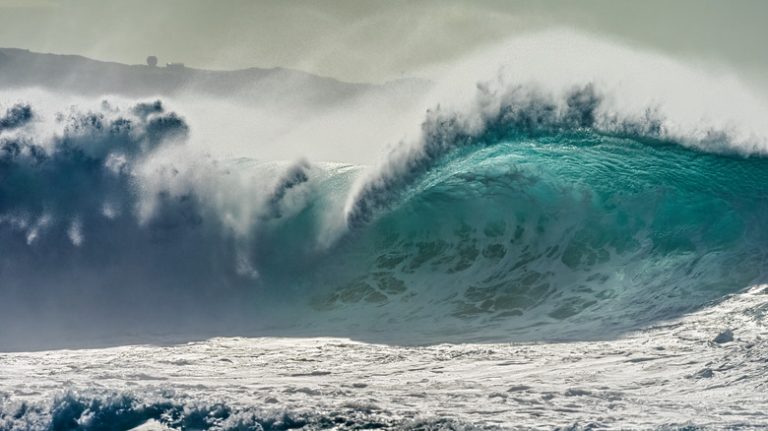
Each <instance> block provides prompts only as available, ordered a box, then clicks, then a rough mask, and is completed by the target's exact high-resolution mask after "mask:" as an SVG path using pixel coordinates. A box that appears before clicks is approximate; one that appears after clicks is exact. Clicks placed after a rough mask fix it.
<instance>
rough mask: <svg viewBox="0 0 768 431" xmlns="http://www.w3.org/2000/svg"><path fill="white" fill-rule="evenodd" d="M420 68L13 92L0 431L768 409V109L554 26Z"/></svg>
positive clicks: (551, 421) (510, 419)
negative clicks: (318, 81) (404, 86)
mask: <svg viewBox="0 0 768 431" xmlns="http://www.w3.org/2000/svg"><path fill="white" fill-rule="evenodd" d="M489 65H492V66H489ZM430 73H432V76H434V77H435V78H434V79H433V80H432V82H431V83H430V84H429V85H425V86H424V88H421V89H419V90H418V91H416V90H412V93H411V94H412V98H411V100H407V98H404V97H403V96H402V94H400V95H398V97H397V98H393V99H392V100H388V101H386V102H384V101H382V100H381V97H382V96H381V95H380V94H377V95H376V96H371V97H367V98H366V97H362V98H360V99H359V100H356V101H355V102H353V103H351V104H350V105H347V106H342V107H340V108H337V109H335V110H333V111H332V112H325V111H323V112H317V113H316V114H317V118H319V119H320V120H315V121H310V122H302V121H300V120H298V119H297V118H303V117H302V116H301V115H298V114H295V113H291V114H290V115H288V114H286V113H285V112H283V111H282V110H278V109H277V108H276V109H275V111H274V112H271V111H269V109H266V107H264V106H261V107H259V109H258V110H257V111H258V115H255V116H254V117H249V115H251V114H254V113H255V111H254V110H253V109H252V108H247V107H243V106H235V105H232V106H230V105H225V104H222V102H221V101H212V100H209V99H208V98H204V97H189V98H184V97H159V98H157V99H154V98H153V99H148V100H131V99H127V98H125V97H122V96H114V95H105V96H104V97H103V98H100V99H96V100H94V99H90V98H86V97H82V96H77V97H75V96H71V95H68V96H64V95H56V94H51V93H49V92H46V91H45V90H40V89H26V90H7V91H6V90H4V91H3V92H0V103H2V109H0V247H1V248H0V352H6V353H0V429H2V430H5V429H7V430H17V429H18V430H21V429H41V430H43V429H55V430H59V429H62V430H63V429H89V430H97V429H132V428H137V429H264V430H267V429H370V428H385V429H532V428H533V429H555V428H559V429H620V428H632V429H636V428H642V429H710V428H713V429H720V428H729V429H760V428H764V427H768V417H767V416H766V415H765V414H764V410H765V406H766V401H767V399H766V397H765V395H764V394H765V391H766V389H768V372H766V371H765V363H766V361H767V360H768V345H766V342H765V337H766V335H768V327H767V326H766V324H765V313H766V311H767V310H768V296H767V295H766V288H765V284H766V282H768V280H766V271H765V267H766V259H768V254H767V253H766V252H768V228H766V226H765V223H764V220H765V217H766V214H768V192H767V191H766V188H765V184H767V183H768V159H766V157H765V156H766V153H768V124H766V123H765V121H764V119H765V118H768V115H766V114H768V105H766V104H765V102H764V100H763V99H762V98H761V97H760V96H759V95H758V94H757V93H755V92H754V91H753V90H751V89H749V88H748V87H747V86H745V85H744V84H742V83H740V82H739V80H738V79H737V78H736V77H735V76H733V75H732V74H729V73H728V71H727V70H723V69H716V68H713V67H709V66H705V65H695V64H683V63H681V62H678V61H675V60H672V59H669V58H666V57H664V56H661V55H659V54H656V53H650V52H643V51H640V50H636V49H631V48H627V47H623V46H619V45H614V44H611V43H607V42H605V41H601V40H599V39H597V38H595V37H592V36H584V35H581V34H578V33H575V32H571V31H557V32H547V33H542V34H536V35H532V36H527V37H522V38H517V39H514V40H512V41H508V42H506V43H504V44H501V45H500V46H497V47H493V48H489V49H487V50H485V51H483V52H480V53H477V54H476V56H473V57H472V58H467V59H464V60H462V61H461V62H459V63H458V64H453V65H450V66H444V67H441V68H439V69H437V70H434V71H430ZM281 109H282V108H281ZM307 109H309V108H307ZM310 111H311V109H310ZM361 112H362V113H364V115H361ZM374 114H378V115H374ZM310 116H312V115H310ZM237 118H253V119H252V120H247V119H246V120H243V121H240V120H238V119H237ZM222 119H223V120H222ZM239 122H242V123H243V124H244V125H241V126H238V125H237V124H239ZM262 122H263V123H265V124H268V125H266V126H264V127H263V128H261V126H254V125H253V124H259V125H260V124H261V123H262ZM223 123H226V124H227V125H228V127H231V128H233V129H236V130H229V129H223V128H222V127H221V125H222V124H223ZM329 124H333V125H334V127H330V128H329V127H328V125H329ZM238 127H240V129H238ZM254 127H255V128H254ZM329 129H330V131H329ZM255 130H260V131H261V134H259V133H260V132H255ZM279 130H283V131H285V130H288V132H284V133H283V132H278V131H279ZM384 130H386V131H384ZM243 136H250V138H249V139H253V140H255V141H258V142H257V143H258V144H260V145H261V146H259V145H256V147H257V151H256V154H252V153H248V152H247V151H244V150H243V146H244V144H243V143H242V142H232V141H233V140H235V141H236V140H237V139H240V138H242V137H243ZM232 137H237V139H233V138H232ZM362 137H364V138H365V139H361V138H362ZM350 140H352V141H356V145H357V146H358V147H359V148H357V149H356V150H355V151H349V157H348V158H345V157H344V155H339V154H336V153H334V152H333V150H329V151H328V152H326V151H324V150H323V148H326V147H328V148H330V147H333V145H334V142H348V141H350ZM340 145H346V144H340ZM297 146H298V147H302V146H303V147H302V148H306V151H305V153H306V154H305V155H306V157H293V158H288V159H287V160H286V159H285V158H284V157H285V156H286V155H288V154H289V152H291V154H292V151H293V150H294V149H295V148H297ZM345 148H346V147H345ZM350 148H351V147H350ZM259 151H263V154H258V152H259ZM94 322H96V323H94Z"/></svg>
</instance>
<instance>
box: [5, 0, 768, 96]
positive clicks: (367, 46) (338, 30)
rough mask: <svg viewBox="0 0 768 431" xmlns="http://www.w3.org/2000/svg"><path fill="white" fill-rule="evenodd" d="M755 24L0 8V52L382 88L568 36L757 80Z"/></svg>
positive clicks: (82, 5)
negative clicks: (528, 40)
mask: <svg viewBox="0 0 768 431" xmlns="http://www.w3.org/2000/svg"><path fill="white" fill-rule="evenodd" d="M766 22H768V1H762V0H754V1H747V0H742V1H719V2H715V1H705V0H692V1H643V2H628V1H615V0H611V1H537V2H533V1H525V2H523V1H491V0H489V1H478V0H468V1H446V0H442V1H436V0H416V1H392V0H390V1H365V0H350V1H312V0H310V1H243V0H221V1H213V0H210V1H209V0H131V1H122V0H110V1H104V0H0V46H3V47H19V48H28V49H31V50H34V51H43V52H54V53H67V54H82V55H86V56H89V57H93V58H97V59H101V60H112V61H119V62H123V63H143V62H144V59H145V58H146V56H147V55H150V54H154V55H157V56H158V57H160V62H161V63H165V62H171V61H173V62H183V63H186V64H187V65H189V66H193V67H203V68H216V69H235V68H245V67H251V66H257V67H273V66H283V67H290V68H296V69H301V70H305V71H309V72H313V73H318V74H322V75H327V76H333V77H336V78H339V79H344V80H351V81H382V80H386V79H392V78H396V77H398V76H400V75H401V74H405V75H412V74H414V73H415V72H416V71H417V70H419V69H420V68H422V67H424V66H428V65H432V64H435V63H441V62H444V61H449V60H451V59H453V58H456V57H459V56H461V55H462V54H464V53H466V52H468V51H471V50H473V49H477V48H478V47H481V46H483V45H487V44H492V43H494V42H496V41H499V40H501V39H504V38H507V37H510V36H513V35H515V34H520V33H525V32H530V31H535V30H539V29H545V28H549V27H562V26H569V27H573V28H577V29H583V30H585V31H589V32H592V33H598V34H604V35H606V36H607V37H609V38H613V39H616V40H620V41H624V42H626V43H629V44H632V45H637V46H643V47H652V48H655V49H657V50H660V51H663V52H667V53H670V54H673V55H675V56H682V57H685V58H694V59H697V60H699V61H703V62H705V63H706V62H712V63H713V64H717V63H719V64H724V65H727V66H729V67H732V68H733V69H735V70H736V71H737V72H739V73H741V74H742V75H743V76H745V77H746V78H747V79H750V80H753V81H761V80H762V79H763V78H762V76H768V48H766V43H767V41H768V25H766Z"/></svg>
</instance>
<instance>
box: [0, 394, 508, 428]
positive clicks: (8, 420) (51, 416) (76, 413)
mask: <svg viewBox="0 0 768 431" xmlns="http://www.w3.org/2000/svg"><path fill="white" fill-rule="evenodd" d="M142 426H145V427H146V426H152V427H154V428H152V429H156V428H161V429H196V430H216V431H230V430H231V431H243V430H253V431H279V430H292V429H315V428H319V429H325V428H334V429H339V430H353V429H374V428H375V429H401V430H433V429H434V430H438V429H439V430H457V431H458V430H467V431H468V430H474V429H481V428H479V427H474V426H472V425H469V424H464V423H461V422H459V421H455V420H448V419H445V420H443V419H421V420H417V419H404V418H400V419H397V418H392V417H391V416H390V415H387V414H386V412H382V411H378V409H377V408H375V407H366V406H365V405H364V404H361V405H359V406H356V405H355V403H349V406H348V407H346V408H342V409H337V410H333V411H328V412H312V411H306V412H300V411H299V412H291V411H283V410H281V409H277V408H272V409H270V408H269V406H268V405H264V406H261V407H258V406H248V407H243V406H231V405H228V404H227V403H224V402H221V403H215V402H211V401H210V400H206V401H202V400H196V399H185V398H184V397H177V396H174V394H173V392H172V391H168V393H167V394H166V395H165V396H162V395H161V396H157V397H152V398H147V397H138V396H136V395H132V394H130V393H115V394H109V395H104V396H92V397H88V396H84V395H78V394H74V393H64V394H61V395H59V396H58V397H56V398H55V399H52V400H50V401H49V402H48V403H11V402H4V400H3V399H2V397H0V429H3V430H6V431H22V430H23V431H38V430H39V431H43V430H50V429H55V430H82V431H95V430H105V429H122V430H128V429H134V428H137V429H140V428H138V427H142ZM482 429H493V428H491V427H483V428H482Z"/></svg>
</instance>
